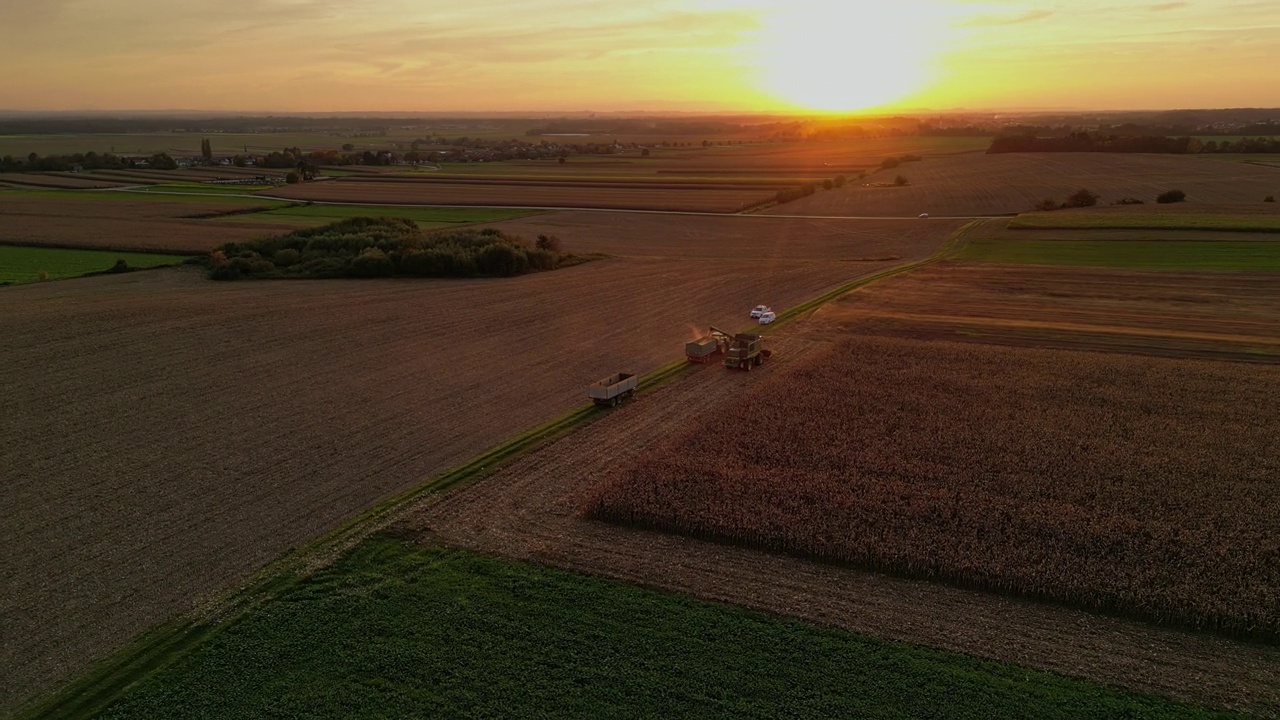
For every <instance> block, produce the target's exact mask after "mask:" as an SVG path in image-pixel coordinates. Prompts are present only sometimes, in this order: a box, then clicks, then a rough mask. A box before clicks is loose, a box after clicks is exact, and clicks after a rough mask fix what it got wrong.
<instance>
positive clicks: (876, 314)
mask: <svg viewBox="0 0 1280 720" xmlns="http://www.w3.org/2000/svg"><path fill="white" fill-rule="evenodd" d="M1019 232H1023V231H1019ZM1076 232H1079V231H1073V234H1074V233H1076ZM1278 277H1280V276H1277V274H1275V273H1260V272H1176V271H1142V270H1113V269H1107V268H1081V267H1052V266H1044V265H1034V266H1028V265H989V264H978V263H957V262H942V263H934V264H932V265H930V266H929V267H926V268H922V269H920V270H918V271H915V272H912V273H910V274H907V275H901V276H898V277H894V278H890V279H889V280H887V281H885V282H882V283H877V284H876V285H874V286H871V287H867V288H863V289H861V290H859V291H857V292H854V293H850V294H849V295H847V296H845V297H843V298H841V299H840V300H838V301H837V302H834V303H831V304H830V305H827V306H826V307H824V308H822V309H821V310H820V311H819V312H818V313H817V315H816V316H815V317H814V322H815V323H816V324H820V325H822V326H823V327H825V328H828V329H830V330H832V331H835V332H844V331H849V332H854V333H857V334H879V335H890V336H898V337H912V338H934V339H952V340H963V341H971V342H987V343H992V342H994V343H1001V344H1009V345H1032V346H1039V347H1058V348H1077V349H1094V350H1100V349H1109V350H1115V351H1121V352H1139V353H1144V354H1155V355H1165V356H1171V357H1200V358H1221V359H1232V360H1244V361H1250V362H1263V363H1265V362H1280V321H1277V318H1280V279H1278Z"/></svg>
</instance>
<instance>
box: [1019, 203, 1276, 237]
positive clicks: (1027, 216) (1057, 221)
mask: <svg viewBox="0 0 1280 720" xmlns="http://www.w3.org/2000/svg"><path fill="white" fill-rule="evenodd" d="M1258 200H1259V201H1261V200H1262V198H1258ZM1260 204H1261V203H1260ZM1009 229H1011V230H1017V229H1049V230H1145V229H1150V230H1227V231H1238V232H1280V212H1278V213H1277V214H1273V215H1269V214H1236V215H1231V214H1224V213H1184V212H1165V213H1162V212H1140V213H1130V212H1089V211H1085V212H1063V211H1055V212H1038V213H1024V214H1022V215H1019V216H1018V217H1016V218H1014V219H1013V220H1010V221H1009Z"/></svg>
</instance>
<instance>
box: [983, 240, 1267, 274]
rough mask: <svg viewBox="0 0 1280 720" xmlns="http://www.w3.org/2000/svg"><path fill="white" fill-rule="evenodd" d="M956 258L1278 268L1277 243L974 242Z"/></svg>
mask: <svg viewBox="0 0 1280 720" xmlns="http://www.w3.org/2000/svg"><path fill="white" fill-rule="evenodd" d="M957 258H959V259H961V260H973V261H977V262H993V263H1013V264H1029V265H1081V266H1089V267H1112V268H1132V269H1143V270H1280V241H1278V242H1266V241H1254V242H1249V241H1245V242H1230V241H1220V242H1195V241H1161V240H1150V241H1149V240H1125V241H1108V240H974V241H971V242H969V243H966V244H965V245H964V247H962V248H961V249H960V251H959V252H958V254H957Z"/></svg>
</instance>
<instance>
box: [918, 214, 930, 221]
mask: <svg viewBox="0 0 1280 720" xmlns="http://www.w3.org/2000/svg"><path fill="white" fill-rule="evenodd" d="M920 217H922V218H924V219H926V220H928V219H929V213H920Z"/></svg>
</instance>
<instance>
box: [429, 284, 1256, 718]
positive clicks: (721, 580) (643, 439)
mask: <svg viewBox="0 0 1280 720" xmlns="http://www.w3.org/2000/svg"><path fill="white" fill-rule="evenodd" d="M870 287H874V285H872V286H870ZM827 334H829V331H828V330H826V329H823V328H817V329H814V330H813V331H810V330H809V329H807V328H806V327H805V323H802V324H801V325H797V326H793V327H791V328H787V329H785V330H784V331H783V332H781V333H779V334H776V335H775V336H774V340H775V344H774V348H775V355H774V358H773V360H772V361H771V362H770V363H766V364H765V365H764V366H763V367H762V368H759V369H757V370H756V371H753V372H751V373H749V374H738V373H730V372H728V371H726V370H724V369H722V368H718V367H708V368H701V369H695V370H694V371H692V372H691V373H690V374H689V375H688V377H686V378H684V379H682V380H680V381H678V382H676V383H673V384H670V385H666V386H663V387H661V388H659V389H657V390H655V391H653V392H652V393H650V394H642V395H641V396H640V397H639V398H637V399H636V400H635V401H634V402H633V403H632V404H631V405H629V406H626V407H625V408H624V409H622V410H620V411H618V412H613V413H609V414H607V415H605V416H604V417H602V419H600V420H598V421H596V422H594V423H592V424H591V425H588V426H586V427H584V428H581V429H579V430H577V431H575V432H574V433H573V434H571V435H568V436H566V437H563V438H561V439H558V440H555V441H553V442H551V443H549V444H547V445H546V446H544V447H542V448H539V449H537V450H536V451H534V452H532V453H530V454H528V455H526V456H524V457H521V458H519V459H517V460H516V461H514V462H513V463H511V464H510V465H508V466H506V467H503V468H501V469H500V470H498V471H497V472H496V473H495V474H493V475H492V476H490V477H488V478H485V479H483V480H481V481H480V482H478V483H476V484H474V485H471V486H466V487H462V488H459V489H456V490H453V491H451V492H449V493H448V494H445V495H437V496H430V497H428V498H426V499H425V500H424V501H422V502H421V503H420V504H419V505H418V506H417V507H416V508H413V509H411V510H410V517H409V520H408V522H410V523H412V524H413V526H415V527H417V528H418V530H419V533H420V537H421V540H420V542H422V543H423V544H426V545H431V544H435V543H444V544H446V545H450V546H460V547H467V548H472V549H474V550H476V551H478V552H482V553H492V554H497V555H500V556H503V557H509V558H513V559H518V560H526V561H531V562H534V563H537V564H543V565H545V564H550V565H556V566H562V567H566V568H570V569H574V570H577V571H581V572H586V573H590V574H593V575H600V576H604V577H609V578H616V579H620V580H625V581H628V582H632V583H638V584H641V585H645V586H650V587H659V588H664V589H668V590H673V591H678V592H683V593H689V594H693V595H696V596H698V597H703V598H707V599H711V600H716V601H721V602H729V603H733V604H738V605H744V606H746V607H750V608H756V609H762V610H766V611H769V612H773V613H779V614H782V615H784V616H790V617H799V618H804V619H808V620H811V621H814V622H818V623H821V624H824V625H833V626H838V627H843V628H847V629H850V630H853V631H855V632H859V633H866V634H869V635H872V636H876V637H882V638H887V639H890V640H895V641H902V642H908V643H913V644H923V645H928V646H931V647H936V648H940V649H944V650H948V651H954V652H960V653H964V654H967V655H971V656H978V657H985V658H993V659H997V660H1001V661H1004V662H1011V663H1015V664H1017V665H1020V666H1023V667H1033V668H1043V669H1048V670H1051V671H1053V672H1056V673H1061V674H1066V675H1072V676H1078V677H1084V678H1089V679H1091V680H1094V681H1096V682H1101V683H1105V684H1108V685H1112V686H1121V687H1127V688H1134V689H1137V690H1140V691H1143V692H1152V693H1157V694H1160V695H1163V696H1168V697H1174V698H1179V699H1181V700H1184V701H1187V702H1194V703H1203V704H1207V705H1210V706H1214V707H1229V708H1234V709H1237V710H1241V709H1246V708H1252V709H1253V710H1255V711H1256V712H1259V713H1261V714H1263V715H1266V714H1267V713H1275V712H1277V711H1280V649H1277V648H1276V647H1274V646H1267V645H1257V644H1251V643H1241V642H1237V641H1233V640H1229V639H1225V638H1222V637H1218V636H1214V635H1206V634H1202V633H1189V632H1185V631H1182V630H1177V629H1170V628H1166V627H1158V626H1153V625H1150V624H1148V623H1144V622H1137V621H1133V620H1127V619H1122V618H1117V617H1114V616H1104V615H1096V614H1092V613H1088V612H1085V611H1082V610H1076V609H1070V608H1065V607H1062V606H1058V605H1051V604H1047V603H1042V602H1035V601H1030V600H1022V599H1017V598H1013V597H1008V596H997V595H992V594H989V593H985V592H977V591H973V590H966V589H962V588H957V587H953V586H947V585H942V584H938V583H935V582H929V581H924V580H912V579H904V578H897V577H892V576H887V575H883V574H879V573H870V572H865V571H860V570H857V569H853V568H850V567H841V566H837V565H833V564H831V563H829V562H814V561H810V560H804V559H800V558H796V557H792V556H787V555H783V554H775V553H764V552H761V551H758V550H753V549H749V548H746V547H743V546H741V545H732V544H722V543H709V542H706V541H702V540H697V539H694V538H691V537H687V536H682V535H673V534H666V533H658V532H654V531H649V530H644V529H640V528H633V527H620V526H616V525H612V524H607V523H601V522H598V521H592V520H588V519H585V518H584V517H583V514H582V513H583V509H584V508H585V506H586V500H587V499H588V498H589V497H591V496H592V495H593V494H594V493H595V492H596V491H597V490H598V488H599V487H600V484H601V483H602V482H607V481H608V479H610V478H612V477H615V476H616V474H617V473H619V472H625V469H626V468H627V467H629V466H630V465H631V464H632V463H634V462H637V461H640V460H641V459H643V458H645V457H646V456H647V455H648V454H649V453H651V452H654V451H655V450H656V449H658V448H660V447H662V445H663V443H665V442H667V441H668V440H669V437H670V434H671V432H672V428H673V427H681V426H687V425H688V424H692V425H699V424H701V423H704V422H713V421H715V420H720V421H723V419H724V409H725V408H726V407H730V406H733V407H740V406H741V405H740V400H741V397H742V395H743V393H751V392H753V388H756V387H758V386H759V385H761V384H764V383H768V382H769V381H770V379H771V378H773V377H774V376H775V375H776V374H778V373H780V372H784V371H788V370H789V369H790V368H792V367H795V366H803V365H804V364H806V363H807V362H808V358H809V357H810V356H811V355H813V354H815V353H820V352H822V350H823V347H824V346H825V341H824V340H823V339H822V338H823V337H824V336H825V335H827Z"/></svg>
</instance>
